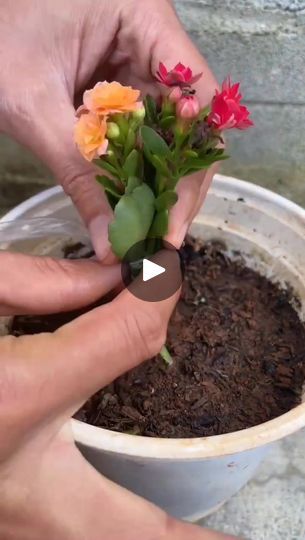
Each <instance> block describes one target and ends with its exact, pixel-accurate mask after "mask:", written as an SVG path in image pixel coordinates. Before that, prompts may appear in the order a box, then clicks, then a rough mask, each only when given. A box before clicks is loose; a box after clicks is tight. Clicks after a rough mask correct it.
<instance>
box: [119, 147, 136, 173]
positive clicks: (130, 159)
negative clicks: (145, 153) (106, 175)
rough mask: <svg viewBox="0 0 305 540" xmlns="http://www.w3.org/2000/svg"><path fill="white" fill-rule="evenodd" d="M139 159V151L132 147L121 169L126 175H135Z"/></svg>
mask: <svg viewBox="0 0 305 540" xmlns="http://www.w3.org/2000/svg"><path fill="white" fill-rule="evenodd" d="M139 160H140V157H139V152H138V151H137V150H136V149H133V150H132V151H131V152H130V154H129V155H128V156H127V158H126V160H125V163H124V165H123V171H124V172H125V173H126V175H127V177H129V176H137V173H138V167H139Z"/></svg>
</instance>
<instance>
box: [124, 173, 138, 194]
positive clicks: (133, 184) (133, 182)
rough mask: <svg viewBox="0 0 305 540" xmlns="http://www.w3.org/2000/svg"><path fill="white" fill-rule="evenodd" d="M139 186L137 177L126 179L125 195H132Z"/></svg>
mask: <svg viewBox="0 0 305 540" xmlns="http://www.w3.org/2000/svg"><path fill="white" fill-rule="evenodd" d="M141 184H142V180H140V178H138V177H137V176H130V177H129V178H128V182H127V187H126V189H125V193H127V194H130V193H132V192H133V191H134V190H135V189H136V188H137V187H138V186H140V185H141Z"/></svg>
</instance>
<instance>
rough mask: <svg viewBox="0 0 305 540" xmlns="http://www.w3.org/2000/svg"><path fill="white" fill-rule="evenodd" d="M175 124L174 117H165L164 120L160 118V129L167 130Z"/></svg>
mask: <svg viewBox="0 0 305 540" xmlns="http://www.w3.org/2000/svg"><path fill="white" fill-rule="evenodd" d="M175 122H176V117H175V116H166V117H165V118H162V120H160V126H161V127H162V129H169V128H170V127H172V126H173V125H174V123H175Z"/></svg>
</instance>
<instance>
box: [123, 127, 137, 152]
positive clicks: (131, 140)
mask: <svg viewBox="0 0 305 540" xmlns="http://www.w3.org/2000/svg"><path fill="white" fill-rule="evenodd" d="M135 143H136V134H135V132H134V130H133V129H132V128H129V130H128V134H127V137H126V142H125V145H124V156H128V154H130V152H131V151H132V150H133V148H134V146H135Z"/></svg>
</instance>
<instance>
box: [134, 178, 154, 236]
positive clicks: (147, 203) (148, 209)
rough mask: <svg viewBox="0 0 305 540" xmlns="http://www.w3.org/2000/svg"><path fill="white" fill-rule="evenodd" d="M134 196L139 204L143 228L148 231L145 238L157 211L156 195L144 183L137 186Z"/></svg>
mask: <svg viewBox="0 0 305 540" xmlns="http://www.w3.org/2000/svg"><path fill="white" fill-rule="evenodd" d="M132 196H133V198H134V200H135V201H136V202H137V204H138V208H139V212H140V214H141V217H142V225H143V229H145V231H146V232H145V235H144V238H145V237H146V234H147V232H148V231H149V228H150V226H151V223H152V218H153V215H154V211H155V196H154V194H153V192H152V190H151V189H150V187H148V185H147V184H142V185H141V186H139V187H137V188H136V189H135V190H134V191H133V192H132Z"/></svg>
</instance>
